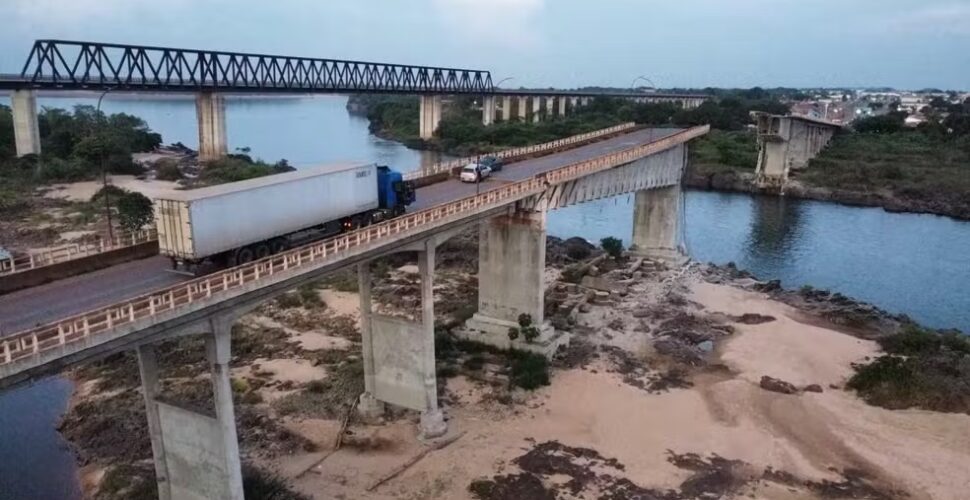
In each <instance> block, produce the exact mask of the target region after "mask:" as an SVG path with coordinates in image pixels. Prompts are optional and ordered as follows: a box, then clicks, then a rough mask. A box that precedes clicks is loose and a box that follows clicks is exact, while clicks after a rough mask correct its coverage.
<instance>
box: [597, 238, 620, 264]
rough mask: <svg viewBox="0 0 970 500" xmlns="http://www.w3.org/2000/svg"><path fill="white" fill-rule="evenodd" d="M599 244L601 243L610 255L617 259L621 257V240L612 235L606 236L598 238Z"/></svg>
mask: <svg viewBox="0 0 970 500" xmlns="http://www.w3.org/2000/svg"><path fill="white" fill-rule="evenodd" d="M600 245H602V247H603V250H604V251H605V252H606V253H607V254H609V256H610V257H613V258H614V259H617V260H619V259H620V258H621V257H623V240H621V239H618V238H614V237H612V236H607V237H606V238H603V239H602V240H600Z"/></svg>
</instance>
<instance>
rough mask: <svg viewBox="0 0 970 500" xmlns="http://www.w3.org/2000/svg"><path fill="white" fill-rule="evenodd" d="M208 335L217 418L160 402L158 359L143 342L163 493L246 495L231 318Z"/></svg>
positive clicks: (141, 362) (165, 496) (214, 324)
mask: <svg viewBox="0 0 970 500" xmlns="http://www.w3.org/2000/svg"><path fill="white" fill-rule="evenodd" d="M210 327H211V333H209V334H207V336H206V356H207V358H208V360H209V369H210V377H211V380H212V394H213V399H214V406H215V416H214V417H213V416H210V415H203V414H199V413H196V412H195V411H193V410H189V409H186V408H182V407H179V406H176V405H174V404H170V403H166V402H162V401H160V400H159V398H158V395H159V380H158V359H157V356H156V353H155V347H154V346H153V345H151V344H146V345H142V346H139V347H138V349H137V354H138V370H139V373H140V375H141V382H142V392H143V397H144V400H145V409H146V413H147V417H148V432H149V435H150V438H151V442H152V455H153V458H154V462H155V476H156V478H157V482H158V497H159V499H161V500H170V499H180V498H222V499H231V500H236V499H239V500H241V499H242V498H243V487H242V465H241V462H240V458H239V443H238V440H237V436H236V418H235V411H234V409H233V404H232V384H231V378H230V373H229V359H230V337H231V327H232V324H231V322H230V321H226V320H222V319H218V320H217V319H214V320H211V321H210Z"/></svg>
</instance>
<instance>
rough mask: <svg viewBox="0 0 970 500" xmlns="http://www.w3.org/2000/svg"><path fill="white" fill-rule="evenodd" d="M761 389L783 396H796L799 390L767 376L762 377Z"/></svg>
mask: <svg viewBox="0 0 970 500" xmlns="http://www.w3.org/2000/svg"><path fill="white" fill-rule="evenodd" d="M760 385H761V388H762V389H764V390H766V391H772V392H780V393H782V394H796V393H797V392H798V388H797V387H795V386H794V385H792V384H790V383H788V382H785V381H784V380H779V379H776V378H774V377H769V376H767V375H765V376H763V377H761V384H760Z"/></svg>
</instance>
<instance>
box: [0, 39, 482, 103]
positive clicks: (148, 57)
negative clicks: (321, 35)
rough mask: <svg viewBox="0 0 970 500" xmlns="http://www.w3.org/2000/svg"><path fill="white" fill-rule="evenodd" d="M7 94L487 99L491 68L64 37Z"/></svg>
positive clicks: (40, 51)
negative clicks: (85, 92)
mask: <svg viewBox="0 0 970 500" xmlns="http://www.w3.org/2000/svg"><path fill="white" fill-rule="evenodd" d="M0 89H6V90H27V89H36V90H105V89H112V90H126V91H152V92H171V91H191V92H198V91H219V92H241V93H245V92H257V93H381V94H395V93H397V94H423V93H434V94H489V93H492V92H493V90H494V87H493V85H492V76H491V74H490V73H489V72H488V71H483V70H473V69H457V68H439V67H433V66H410V65H402V64H385V63H373V62H362V61H344V60H337V59H316V58H306V57H289V56H273V55H264V54H244V53H238V52H221V51H210V50H192V49H175V48H168V47H149V46H141V45H119V44H110V43H96V42H76V41H64V40H37V41H36V42H34V46H33V48H32V49H31V51H30V55H29V56H28V57H27V62H26V63H24V66H23V69H22V70H21V72H20V74H19V75H2V76H0Z"/></svg>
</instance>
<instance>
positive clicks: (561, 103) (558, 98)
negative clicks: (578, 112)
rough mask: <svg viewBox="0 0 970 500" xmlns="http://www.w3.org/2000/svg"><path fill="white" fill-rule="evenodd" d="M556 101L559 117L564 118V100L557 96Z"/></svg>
mask: <svg viewBox="0 0 970 500" xmlns="http://www.w3.org/2000/svg"><path fill="white" fill-rule="evenodd" d="M556 99H557V100H558V101H559V116H566V98H565V97H563V96H559V97H557V98H556Z"/></svg>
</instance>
